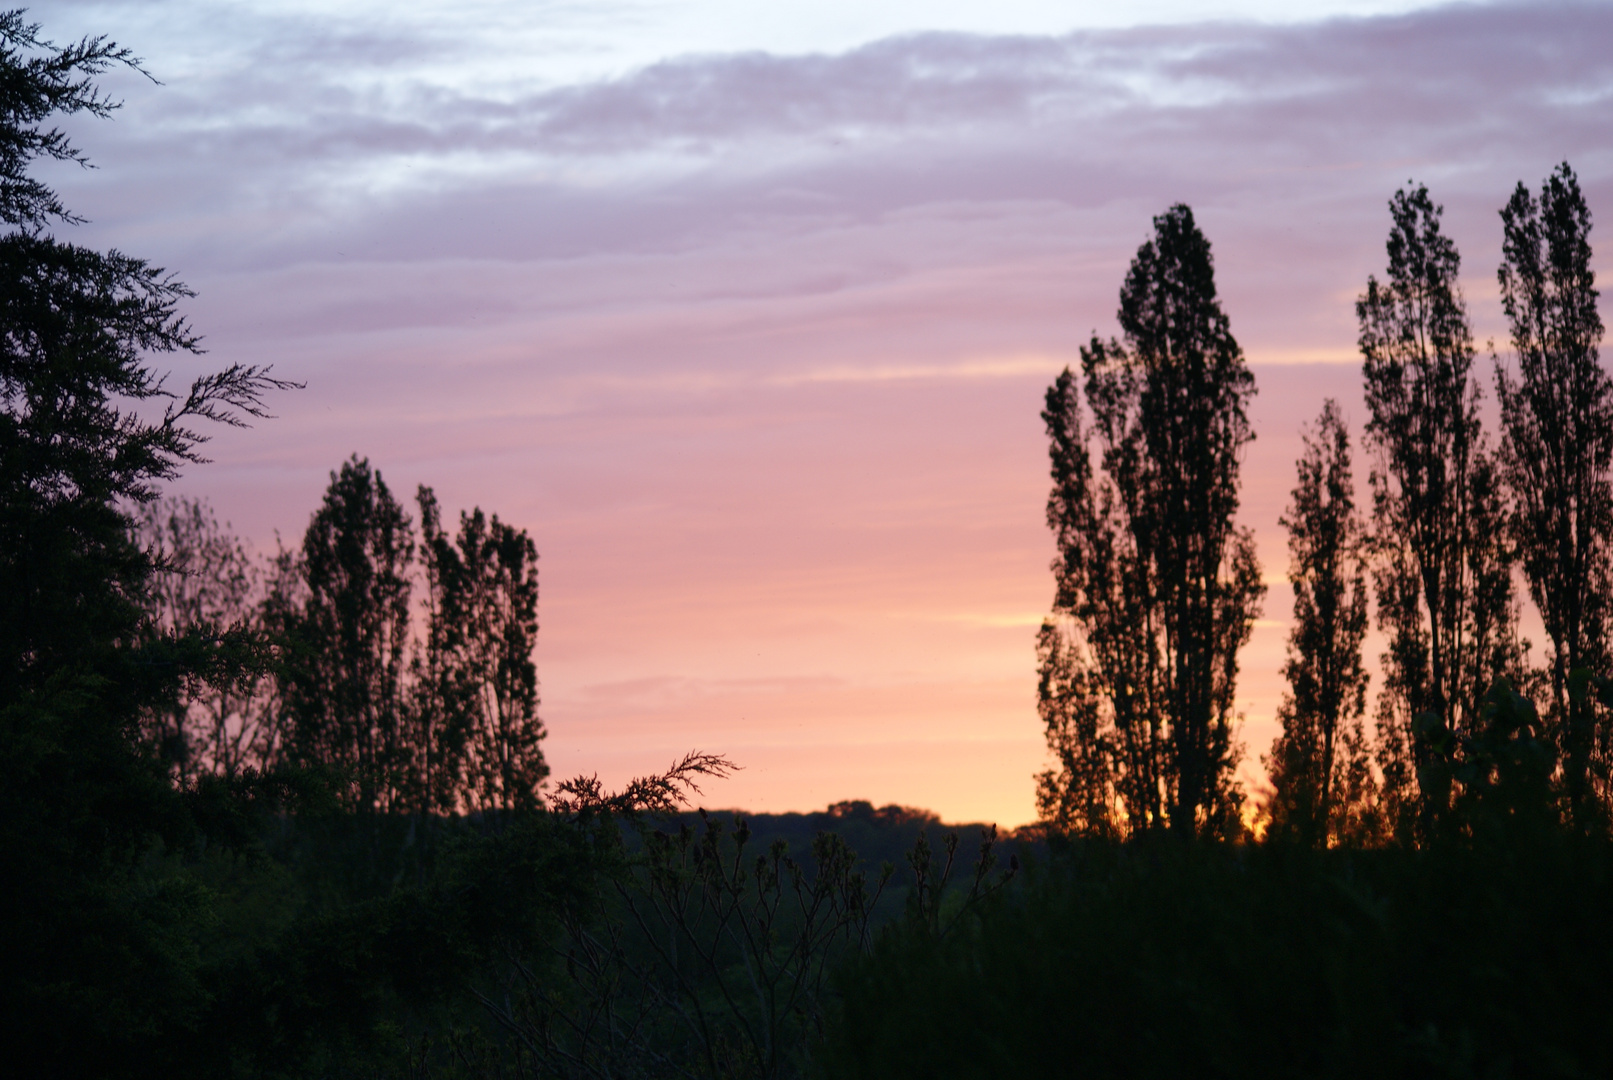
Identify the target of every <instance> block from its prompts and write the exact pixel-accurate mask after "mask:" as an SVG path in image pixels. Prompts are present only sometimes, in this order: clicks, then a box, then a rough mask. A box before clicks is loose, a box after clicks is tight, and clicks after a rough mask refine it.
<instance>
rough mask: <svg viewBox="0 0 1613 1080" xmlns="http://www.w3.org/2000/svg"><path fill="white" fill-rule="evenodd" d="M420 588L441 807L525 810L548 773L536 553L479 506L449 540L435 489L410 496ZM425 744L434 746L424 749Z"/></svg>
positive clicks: (429, 727) (428, 725) (422, 674)
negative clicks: (416, 507)
mask: <svg viewBox="0 0 1613 1080" xmlns="http://www.w3.org/2000/svg"><path fill="white" fill-rule="evenodd" d="M418 500H419V504H420V524H421V538H422V545H421V560H422V563H423V564H424V566H425V570H426V580H427V586H428V590H427V591H428V599H427V625H426V641H425V646H424V648H423V650H422V656H421V657H420V659H419V661H418V664H417V672H418V674H417V689H418V691H419V693H420V697H421V706H420V716H421V718H422V720H423V721H424V722H425V728H424V729H423V730H422V732H421V738H420V744H421V750H422V751H423V752H424V753H426V754H431V755H433V756H431V757H430V758H429V759H428V762H427V764H428V766H429V772H428V776H430V778H431V779H430V782H429V784H428V787H429V788H430V790H432V791H433V792H436V793H437V795H436V797H437V799H438V800H439V801H440V802H442V803H443V805H444V806H445V808H446V806H450V805H455V804H457V806H458V807H459V808H461V809H464V810H467V811H486V810H496V811H508V810H525V809H532V808H534V807H536V806H537V805H539V797H538V789H539V787H540V786H541V785H542V783H543V781H544V779H545V778H546V777H547V776H548V775H549V766H548V764H547V763H546V762H545V761H544V756H543V748H542V746H541V745H540V744H541V742H542V740H543V738H544V736H545V735H546V732H545V731H544V729H543V721H542V720H541V719H540V718H539V716H538V673H537V666H536V665H535V664H534V663H533V660H532V650H533V649H534V648H535V647H536V645H537V635H538V552H537V547H536V546H535V545H534V544H533V542H532V538H531V537H530V536H528V535H527V533H526V531H525V530H524V529H516V528H514V527H513V526H511V525H508V524H506V523H504V522H502V521H500V520H499V518H498V515H496V514H495V515H493V516H492V519H491V521H489V520H488V518H487V516H486V515H484V514H483V513H482V511H481V510H480V509H479V508H478V509H476V510H473V511H471V512H470V513H468V514H466V513H461V514H460V516H459V532H458V535H457V536H456V537H452V538H450V536H449V534H448V533H447V531H446V530H445V529H444V528H443V526H442V516H441V510H440V509H439V507H438V505H437V498H436V495H435V493H433V492H432V490H431V489H430V488H428V487H424V486H422V487H421V488H420V491H419V496H418ZM433 748H436V750H435V753H434V754H433Z"/></svg>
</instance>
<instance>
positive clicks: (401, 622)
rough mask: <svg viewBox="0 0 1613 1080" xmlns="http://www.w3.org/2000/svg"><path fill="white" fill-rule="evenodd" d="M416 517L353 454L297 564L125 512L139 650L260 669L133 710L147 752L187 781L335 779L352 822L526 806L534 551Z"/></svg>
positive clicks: (206, 516) (532, 802) (159, 518)
mask: <svg viewBox="0 0 1613 1080" xmlns="http://www.w3.org/2000/svg"><path fill="white" fill-rule="evenodd" d="M415 502H416V507H417V508H418V511H419V516H420V528H419V533H418V535H417V534H416V532H415V528H414V522H413V520H412V519H411V517H410V515H409V513H408V512H407V511H406V510H405V508H404V507H403V506H402V505H401V504H400V503H399V502H398V500H397V499H396V498H395V497H394V496H393V494H392V492H391V490H390V489H389V488H388V487H387V485H386V481H385V480H384V479H383V477H382V476H381V473H380V472H379V471H377V470H374V469H372V468H371V467H370V465H369V462H368V461H365V460H363V459H360V458H359V457H357V456H356V455H355V456H354V457H353V458H352V460H350V461H347V462H344V463H343V464H342V466H341V468H340V470H339V471H337V472H333V473H332V474H331V477H330V486H329V487H328V488H327V489H326V491H325V497H324V500H323V503H322V504H321V506H320V507H319V509H318V510H317V511H315V513H314V514H313V517H312V519H311V520H310V521H309V524H308V529H307V532H306V533H305V534H304V536H303V541H302V544H301V546H300V547H298V548H295V549H291V550H286V549H281V550H280V551H278V552H277V553H276V554H275V555H274V556H273V557H272V558H270V559H267V560H260V559H257V558H254V557H253V556H252V555H250V554H249V553H248V551H247V550H246V548H245V545H243V544H242V542H241V541H240V540H239V539H238V538H236V537H234V536H232V535H230V533H229V532H228V531H227V530H226V529H224V528H221V527H220V525H219V522H218V520H217V517H216V516H215V515H214V514H213V512H212V510H211V509H210V508H209V507H208V506H207V504H206V503H204V502H199V501H194V500H187V499H175V498H170V499H165V500H160V501H155V502H151V503H148V504H146V505H145V506H143V507H142V508H141V509H140V511H139V513H138V516H137V518H136V519H135V522H134V527H133V541H134V543H135V544H136V545H137V546H138V548H139V550H140V552H141V554H142V555H143V556H144V557H145V558H146V559H147V560H148V561H149V563H150V565H151V567H152V570H153V572H152V575H151V578H150V581H149V583H148V587H147V589H146V591H145V592H144V603H143V608H144V614H145V616H146V619H145V622H144V624H143V627H144V634H145V636H146V637H147V638H148V639H149V640H151V641H162V640H177V639H184V638H187V637H201V638H212V639H216V640H222V639H224V638H225V637H227V636H229V635H234V636H235V637H237V638H239V639H242V640H244V641H247V642H250V644H251V646H252V647H253V648H254V649H255V650H257V653H258V655H259V656H261V657H264V658H266V661H267V662H266V663H264V664H263V665H262V666H261V668H260V669H259V670H257V671H254V672H252V673H250V674H246V675H244V676H243V675H239V674H237V675H232V677H230V678H228V679H224V680H210V679H208V678H206V677H205V675H192V676H191V677H189V678H187V679H185V680H183V681H181V682H179V683H176V684H175V685H174V687H173V691H174V692H173V693H172V695H171V696H170V697H168V698H167V699H166V700H165V701H163V702H162V703H161V704H159V705H157V706H156V707H153V708H151V709H149V710H148V711H147V713H146V716H145V731H144V735H145V738H146V740H147V742H148V743H149V745H150V747H151V749H152V751H153V752H154V753H155V754H157V755H158V756H159V757H160V758H161V759H162V760H164V761H165V762H166V763H167V764H168V765H169V766H170V767H171V769H172V770H173V772H174V774H175V776H176V777H177V778H178V779H179V780H180V781H181V782H182V783H184V782H190V781H192V780H194V779H195V778H196V777H197V776H199V775H202V774H210V775H214V776H218V777H224V778H231V777H237V776H242V775H246V774H248V773H252V772H255V773H260V774H261V773H267V772H271V771H273V770H275V769H278V768H280V767H282V766H294V767H301V768H316V769H322V770H324V771H325V772H326V773H327V774H328V775H333V776H334V775H339V776H340V777H341V778H342V792H343V800H344V802H345V804H346V805H347V806H348V807H349V808H351V809H355V810H364V811H374V812H380V813H414V814H419V813H468V814H479V813H484V812H489V811H493V812H497V811H513V810H530V809H534V808H536V807H537V806H538V805H539V804H540V802H541V798H540V796H539V789H540V787H541V786H542V785H543V783H544V779H545V777H547V776H548V774H549V768H548V765H547V764H546V763H545V762H544V757H543V749H542V745H541V744H542V740H543V738H544V735H545V732H544V728H543V722H542V720H541V719H540V718H539V716H538V700H539V696H538V678H537V668H536V666H535V665H534V663H533V660H532V652H533V649H534V648H535V646H536V644H537V634H538V554H537V548H536V546H535V545H534V544H533V542H532V539H531V537H530V536H528V535H527V533H526V531H525V530H523V529H516V528H514V527H513V526H511V525H508V524H506V523H504V522H502V521H500V520H499V518H498V515H496V514H495V515H493V516H492V517H491V518H489V517H488V516H487V515H485V514H483V513H482V511H481V509H480V508H478V509H476V510H473V511H471V512H469V513H461V514H460V516H459V524H458V528H457V530H455V531H452V532H450V531H449V530H448V529H447V528H445V527H444V524H443V521H442V511H441V509H440V507H439V506H438V503H437V497H436V495H435V493H434V492H433V491H432V489H431V488H429V487H425V486H421V488H420V489H419V491H418V493H417V494H416V498H415ZM417 584H418V585H421V586H423V591H424V594H425V595H424V597H423V598H422V600H421V602H420V603H419V604H418V605H417V604H416V603H415V602H414V595H415V587H416V585H417Z"/></svg>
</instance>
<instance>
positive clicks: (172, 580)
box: [135, 496, 278, 778]
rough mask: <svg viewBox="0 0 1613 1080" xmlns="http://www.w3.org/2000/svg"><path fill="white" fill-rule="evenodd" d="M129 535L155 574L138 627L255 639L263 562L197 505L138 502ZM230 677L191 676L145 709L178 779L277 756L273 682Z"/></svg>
mask: <svg viewBox="0 0 1613 1080" xmlns="http://www.w3.org/2000/svg"><path fill="white" fill-rule="evenodd" d="M135 538H136V542H137V543H138V544H139V545H140V548H141V550H142V551H143V552H145V554H146V556H147V557H148V558H149V559H150V560H151V564H152V567H153V571H154V572H153V574H152V576H151V580H150V582H149V584H148V586H147V589H146V591H145V609H146V615H147V620H148V621H147V624H146V626H147V633H149V634H154V635H156V636H158V637H164V636H166V637H183V636H186V635H197V636H201V637H207V638H214V639H217V638H220V637H222V636H223V635H226V634H230V633H236V634H245V635H249V636H252V637H258V636H260V635H261V632H262V626H261V623H260V614H261V612H260V605H261V602H262V597H261V594H262V591H263V586H264V580H263V579H264V574H263V568H262V566H261V565H260V564H259V562H258V560H256V559H255V558H253V557H252V555H251V554H250V553H249V552H248V551H247V549H246V546H245V545H244V544H243V543H242V542H241V540H240V539H239V538H237V537H235V536H233V535H231V534H230V532H229V531H228V527H227V526H220V524H219V521H218V517H217V515H216V514H215V513H214V512H213V508H212V507H211V506H209V505H208V504H207V503H206V502H205V501H202V500H198V499H189V498H185V497H183V496H176V497H169V498H166V499H161V500H159V501H157V502H152V503H148V504H146V505H145V506H144V507H142V508H140V510H139V511H138V513H137V514H136V516H135ZM229 674H230V676H231V677H224V678H218V677H212V678H210V677H208V674H207V673H204V672H196V673H193V674H192V675H191V676H190V677H189V678H187V679H185V680H184V681H183V683H182V684H181V685H179V686H176V687H175V695H174V697H173V698H172V699H171V700H170V701H168V702H166V703H165V704H164V705H163V706H161V707H158V708H155V709H153V710H151V711H150V713H149V714H148V717H149V721H150V724H151V730H150V731H149V733H148V734H149V736H150V738H151V739H152V741H153V743H154V745H157V746H159V747H161V746H169V747H173V749H170V750H168V751H167V752H166V753H165V755H164V756H165V757H167V758H168V759H169V760H171V761H173V762H174V763H175V765H176V767H177V769H178V772H179V775H180V776H181V777H186V778H188V777H191V776H194V775H196V774H198V773H202V772H208V773H213V774H215V775H220V776H237V775H240V774H241V773H242V772H243V771H244V770H245V769H247V768H260V769H261V768H264V767H266V766H267V765H268V763H269V762H271V761H272V760H273V759H274V758H275V756H276V751H277V749H278V746H277V743H278V738H277V735H278V727H277V725H276V724H275V723H274V722H273V718H272V716H270V715H269V714H268V710H267V708H266V706H267V705H268V701H269V695H268V693H267V691H268V689H269V687H270V686H271V685H272V680H271V679H269V678H268V677H267V675H266V673H264V672H261V671H248V672H236V673H229Z"/></svg>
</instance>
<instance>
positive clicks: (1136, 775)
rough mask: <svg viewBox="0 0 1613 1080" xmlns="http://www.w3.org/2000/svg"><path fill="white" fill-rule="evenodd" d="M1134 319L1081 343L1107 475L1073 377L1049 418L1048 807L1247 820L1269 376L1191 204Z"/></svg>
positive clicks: (1176, 825)
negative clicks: (1097, 464)
mask: <svg viewBox="0 0 1613 1080" xmlns="http://www.w3.org/2000/svg"><path fill="white" fill-rule="evenodd" d="M1119 314H1120V325H1121V329H1122V331H1123V333H1124V335H1125V345H1122V344H1121V343H1120V342H1119V341H1116V340H1114V339H1111V340H1109V341H1108V342H1104V341H1101V340H1099V339H1098V338H1097V337H1093V339H1092V341H1091V343H1090V344H1089V345H1087V346H1086V347H1084V348H1083V349H1082V350H1081V363H1082V371H1083V373H1084V375H1085V377H1086V385H1085V396H1086V400H1087V404H1088V406H1089V407H1090V408H1091V410H1092V413H1093V418H1094V426H1095V429H1096V435H1097V439H1098V442H1099V445H1100V447H1101V448H1102V466H1103V476H1102V478H1101V479H1097V478H1095V476H1094V473H1093V469H1092V463H1091V459H1090V454H1089V452H1088V450H1087V436H1086V433H1085V431H1084V429H1083V425H1082V421H1081V407H1080V400H1079V398H1078V396H1077V395H1076V393H1075V390H1074V379H1073V376H1072V375H1071V374H1070V373H1069V372H1068V371H1066V372H1065V373H1064V375H1062V376H1061V377H1060V379H1059V380H1058V382H1056V383H1055V384H1054V386H1053V387H1052V389H1050V390H1049V391H1048V395H1047V407H1046V409H1045V411H1044V412H1043V419H1044V421H1045V422H1046V424H1047V428H1048V433H1049V436H1050V438H1051V440H1052V445H1051V448H1050V453H1051V456H1052V462H1053V480H1054V486H1053V492H1052V495H1051V496H1050V498H1049V501H1048V522H1049V524H1050V525H1051V526H1052V528H1053V529H1054V531H1055V533H1056V535H1057V541H1058V555H1057V557H1056V558H1055V560H1054V564H1053V570H1054V576H1055V580H1056V592H1055V597H1054V606H1053V607H1054V618H1053V619H1051V620H1049V622H1048V624H1047V625H1046V627H1045V628H1044V632H1043V635H1042V639H1041V642H1040V649H1039V652H1040V656H1041V660H1042V695H1041V696H1042V709H1043V716H1044V719H1045V721H1046V724H1047V728H1048V744H1049V747H1050V749H1052V750H1053V752H1054V753H1055V754H1056V755H1057V756H1058V757H1059V759H1060V769H1059V771H1057V772H1050V773H1048V774H1045V775H1044V776H1043V777H1042V778H1041V782H1040V785H1039V799H1040V804H1041V806H1042V807H1043V810H1044V813H1049V814H1050V815H1051V817H1052V818H1053V820H1055V821H1057V820H1058V815H1059V814H1060V813H1065V814H1066V818H1065V820H1066V821H1068V822H1072V823H1073V822H1083V823H1086V824H1087V825H1088V826H1090V825H1091V824H1092V823H1093V819H1094V818H1101V817H1102V815H1103V814H1104V813H1106V812H1108V810H1107V808H1109V807H1113V808H1114V811H1115V813H1117V814H1118V818H1117V819H1113V820H1112V821H1111V824H1112V825H1113V826H1114V827H1119V828H1123V829H1124V830H1126V831H1130V832H1137V831H1142V830H1146V829H1152V828H1156V827H1161V826H1164V825H1166V824H1167V823H1168V825H1169V827H1170V828H1171V830H1172V831H1174V832H1176V833H1177V834H1179V835H1194V834H1197V833H1200V832H1219V831H1223V830H1228V829H1236V828H1237V827H1238V825H1239V817H1238V810H1239V806H1240V803H1241V796H1240V794H1239V792H1238V791H1237V789H1236V788H1235V786H1234V785H1233V783H1232V768H1233V765H1234V763H1235V757H1236V745H1235V741H1234V731H1233V727H1234V722H1235V717H1234V715H1233V711H1232V707H1233V696H1234V693H1235V690H1236V683H1237V673H1238V659H1237V657H1238V650H1239V649H1240V648H1241V647H1242V646H1243V644H1244V643H1245V642H1246V641H1247V640H1248V638H1249V632H1250V628H1251V626H1252V624H1253V622H1254V618H1255V615H1256V613H1257V611H1258V609H1259V605H1260V600H1261V597H1262V596H1263V594H1264V592H1265V589H1264V586H1263V585H1262V584H1261V583H1260V573H1259V568H1258V566H1257V565H1256V563H1255V557H1254V541H1253V538H1252V535H1251V534H1250V532H1249V531H1248V530H1247V529H1239V528H1237V527H1236V526H1235V525H1234V524H1233V518H1234V516H1235V515H1236V513H1237V509H1238V467H1239V454H1240V452H1241V450H1242V448H1243V447H1244V445H1245V444H1247V443H1248V442H1249V441H1250V440H1251V439H1253V438H1254V435H1253V433H1252V431H1251V430H1250V427H1249V421H1248V417H1247V414H1246V403H1247V401H1248V399H1249V397H1250V396H1251V395H1253V393H1254V378H1253V376H1252V375H1251V374H1250V373H1249V370H1248V368H1247V366H1246V365H1245V364H1244V359H1243V352H1242V350H1241V349H1240V348H1239V346H1238V343H1237V341H1236V340H1235V339H1234V338H1233V336H1232V332H1231V329H1230V326H1229V324H1228V322H1227V317H1226V315H1225V313H1224V312H1222V310H1221V305H1220V301H1219V300H1218V299H1217V297H1216V292H1215V279H1214V269H1213V264H1212V260H1211V256H1210V245H1209V242H1208V241H1206V240H1205V238H1204V236H1203V234H1202V233H1200V232H1199V229H1198V227H1197V225H1196V224H1195V223H1194V221H1193V214H1192V211H1191V210H1189V209H1188V208H1187V207H1186V206H1181V205H1178V206H1174V207H1172V208H1171V209H1170V210H1169V211H1167V212H1166V213H1164V214H1161V215H1160V216H1158V217H1156V218H1155V219H1154V238H1153V239H1152V240H1150V241H1148V242H1147V243H1145V244H1144V245H1143V246H1142V247H1141V248H1139V249H1138V251H1137V256H1136V258H1135V259H1133V260H1132V264H1131V268H1130V270H1129V272H1128V273H1127V275H1126V280H1125V283H1124V285H1123V286H1122V287H1121V291H1120V313H1119ZM1099 762H1104V763H1106V764H1107V769H1103V768H1101V767H1100V766H1099V764H1098V763H1099ZM1100 775H1101V777H1102V779H1101V781H1100V780H1099V779H1098V778H1099V777H1100Z"/></svg>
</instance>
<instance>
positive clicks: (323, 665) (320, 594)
mask: <svg viewBox="0 0 1613 1080" xmlns="http://www.w3.org/2000/svg"><path fill="white" fill-rule="evenodd" d="M413 555H414V535H413V530H412V525H411V522H410V521H409V516H408V514H407V513H406V512H405V511H404V509H403V507H402V506H401V505H399V503H398V502H397V500H396V499H394V498H393V497H392V492H391V490H390V489H389V488H388V487H387V486H386V482H385V480H383V479H382V477H381V474H380V473H379V472H378V471H375V470H373V469H371V468H370V463H369V462H368V461H367V460H364V459H361V458H359V457H358V456H357V455H356V454H355V455H354V456H353V457H352V459H351V460H349V461H346V462H343V463H342V467H341V471H340V472H333V473H331V477H330V487H329V488H327V489H326V491H325V498H324V503H323V505H321V506H320V508H319V509H318V510H317V511H315V513H314V515H313V518H312V520H310V521H309V523H308V531H307V533H306V534H305V535H304V537H303V544H302V558H301V566H302V572H303V578H304V581H305V584H306V593H305V595H304V598H303V602H302V610H301V611H300V612H298V613H297V616H296V618H295V619H294V620H293V625H292V633H293V635H294V639H295V642H294V646H293V658H292V661H291V663H290V664H289V665H288V674H289V685H288V686H287V688H286V705H287V710H288V712H289V713H290V720H291V733H290V735H291V741H292V751H293V753H294V754H295V755H296V757H297V758H298V759H300V760H302V761H305V762H309V763H317V764H321V765H327V766H331V767H334V768H336V769H339V770H341V771H342V772H344V773H345V774H346V776H347V779H348V781H349V788H348V797H349V799H350V802H351V804H352V805H353V806H354V807H355V808H356V809H361V810H379V811H383V812H386V811H392V810H399V809H406V808H409V803H410V802H411V799H410V794H411V783H412V770H411V764H412V763H411V761H410V756H411V755H410V747H409V745H408V730H407V727H406V715H405V707H406V702H405V698H404V684H403V676H404V672H405V669H406V664H407V653H406V647H407V645H408V642H409V594H410V581H409V569H410V563H411V561H412V559H413Z"/></svg>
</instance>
